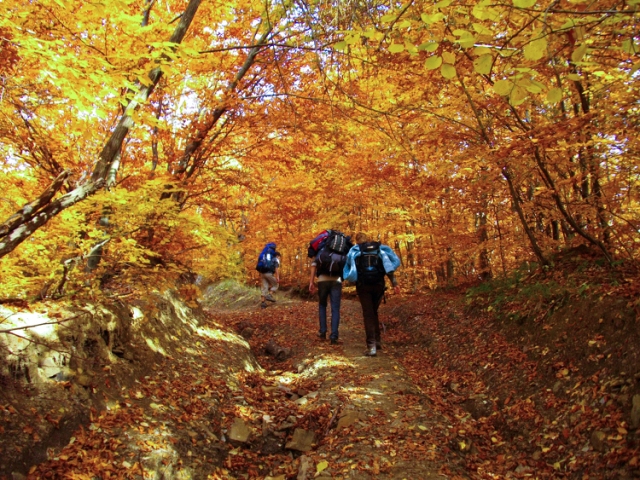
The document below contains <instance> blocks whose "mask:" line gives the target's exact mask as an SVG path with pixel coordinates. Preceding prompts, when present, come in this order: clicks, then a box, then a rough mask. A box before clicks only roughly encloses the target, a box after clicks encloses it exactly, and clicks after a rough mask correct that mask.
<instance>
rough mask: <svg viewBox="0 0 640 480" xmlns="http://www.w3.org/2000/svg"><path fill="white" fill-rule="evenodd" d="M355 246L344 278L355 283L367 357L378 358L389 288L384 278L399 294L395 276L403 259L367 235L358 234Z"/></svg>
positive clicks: (345, 269) (345, 267)
mask: <svg viewBox="0 0 640 480" xmlns="http://www.w3.org/2000/svg"><path fill="white" fill-rule="evenodd" d="M356 243H357V245H355V246H354V247H353V248H352V249H351V250H350V251H349V255H347V262H346V264H345V266H344V271H343V278H344V279H345V280H348V281H350V282H355V283H356V293H357V294H358V299H359V300H360V305H361V306H362V316H363V318H364V331H365V335H366V343H367V349H366V350H365V352H364V354H365V355H366V356H368V357H375V356H376V355H377V351H378V350H380V349H381V348H382V345H381V340H380V320H379V319H378V307H379V306H380V302H381V301H382V298H383V297H384V292H385V290H386V289H387V287H386V286H385V276H386V277H389V280H390V281H391V285H392V286H393V289H394V291H395V293H396V294H400V286H399V285H398V280H397V279H396V278H395V275H394V272H395V271H396V270H397V268H398V267H399V266H400V259H399V258H398V256H397V255H396V254H395V252H394V251H393V250H392V249H391V247H389V246H387V245H382V244H380V242H371V241H369V238H368V237H367V235H366V234H365V233H358V234H357V235H356Z"/></svg>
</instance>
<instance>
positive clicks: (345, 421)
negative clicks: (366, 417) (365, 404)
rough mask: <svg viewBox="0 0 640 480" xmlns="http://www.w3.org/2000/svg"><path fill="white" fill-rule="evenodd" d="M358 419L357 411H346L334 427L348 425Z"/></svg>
mask: <svg viewBox="0 0 640 480" xmlns="http://www.w3.org/2000/svg"><path fill="white" fill-rule="evenodd" d="M358 420H360V415H359V414H358V412H347V413H345V414H344V415H343V416H342V417H340V419H339V420H338V425H337V426H336V428H344V427H350V426H351V425H353V424H354V423H356V422H357V421H358Z"/></svg>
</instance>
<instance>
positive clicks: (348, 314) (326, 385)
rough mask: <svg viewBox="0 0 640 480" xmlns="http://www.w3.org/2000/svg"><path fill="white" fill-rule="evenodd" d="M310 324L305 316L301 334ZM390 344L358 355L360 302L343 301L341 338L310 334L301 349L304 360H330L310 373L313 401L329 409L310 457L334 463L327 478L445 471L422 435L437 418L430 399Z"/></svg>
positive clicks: (313, 324) (313, 326) (429, 475)
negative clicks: (318, 338) (314, 382)
mask: <svg viewBox="0 0 640 480" xmlns="http://www.w3.org/2000/svg"><path fill="white" fill-rule="evenodd" d="M314 307H315V305H314V306H312V307H311V308H310V310H311V311H312V312H313V311H314V310H315V308H314ZM316 330H317V321H316V320H315V318H312V317H310V318H309V319H308V320H307V322H306V324H305V328H304V331H305V334H307V335H311V336H313V335H315V331H316ZM391 349H392V347H390V346H389V345H383V349H382V350H381V351H379V352H378V356H376V357H373V358H371V357H366V356H364V355H363V353H364V350H365V342H364V327H363V325H362V313H361V310H360V305H359V303H358V302H356V301H348V300H347V301H344V302H343V307H342V321H341V326H340V344H339V345H338V346H334V345H330V344H329V343H328V342H321V341H316V342H315V344H314V346H313V348H311V349H310V350H309V351H308V354H307V356H308V360H312V361H314V362H319V361H322V359H329V361H330V362H331V361H333V365H331V366H329V367H326V368H323V369H320V370H318V371H316V372H315V373H313V374H311V375H310V378H313V379H315V380H317V381H318V383H319V388H318V390H317V391H318V401H320V402H326V403H328V404H330V405H332V407H333V411H334V414H333V415H334V416H335V420H334V422H333V423H332V424H331V425H329V427H330V428H329V430H328V431H327V435H326V437H325V438H324V439H322V441H321V442H319V445H318V447H317V449H316V450H315V451H314V452H313V454H312V458H313V459H314V460H318V461H321V460H320V459H326V460H327V461H328V463H329V464H330V465H333V468H331V469H330V470H331V472H333V473H334V474H335V477H334V478H353V479H368V478H379V479H403V478H407V479H417V478H421V479H436V478H446V477H444V476H441V475H438V474H437V471H438V467H437V465H436V464H435V463H434V462H433V461H429V459H430V458H431V460H433V458H434V454H435V449H436V448H437V446H436V445H434V444H433V443H432V442H431V441H430V439H429V435H428V432H429V430H431V427H432V424H433V423H434V422H435V421H436V417H435V415H434V412H433V410H432V408H431V406H430V402H429V400H428V399H427V398H426V396H424V395H423V394H421V393H420V391H419V389H418V388H417V387H416V386H415V385H413V383H412V381H411V379H410V378H409V377H408V376H407V374H406V372H405V371H404V369H403V368H402V367H401V366H400V364H398V363H397V362H396V361H395V360H394V359H393V358H392V357H391V356H390V353H391ZM308 360H307V361H308ZM303 373H304V372H303ZM316 463H317V462H316Z"/></svg>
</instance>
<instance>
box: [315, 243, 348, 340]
mask: <svg viewBox="0 0 640 480" xmlns="http://www.w3.org/2000/svg"><path fill="white" fill-rule="evenodd" d="M318 237H321V238H320V240H319V241H316V240H318ZM318 237H316V238H315V239H314V240H312V241H311V243H310V246H309V250H308V255H309V256H310V257H313V261H312V262H311V268H310V275H309V292H310V293H311V294H313V293H315V290H316V285H315V283H314V282H315V279H316V277H317V278H318V317H319V322H320V329H319V331H318V337H319V338H320V339H321V340H325V339H326V338H327V300H330V301H331V333H330V335H329V339H330V340H331V345H337V343H338V338H339V333H338V329H339V327H340V300H341V298H342V271H343V269H344V265H345V263H346V260H347V252H348V251H349V249H350V248H351V247H352V246H353V244H352V243H351V239H350V237H348V236H346V235H344V234H343V233H342V232H339V231H337V230H325V231H324V232H322V233H321V234H320V235H319V236H318Z"/></svg>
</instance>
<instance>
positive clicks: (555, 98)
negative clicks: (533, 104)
mask: <svg viewBox="0 0 640 480" xmlns="http://www.w3.org/2000/svg"><path fill="white" fill-rule="evenodd" d="M561 100H562V89H560V88H557V87H556V88H552V89H551V90H549V92H548V93H547V102H548V103H558V102H560V101H561Z"/></svg>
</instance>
